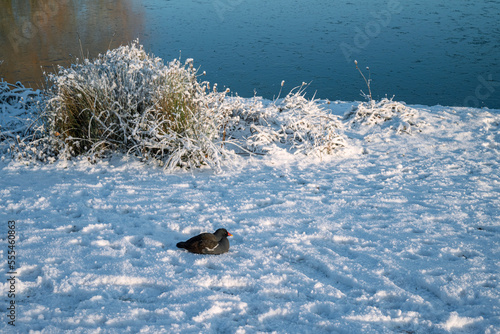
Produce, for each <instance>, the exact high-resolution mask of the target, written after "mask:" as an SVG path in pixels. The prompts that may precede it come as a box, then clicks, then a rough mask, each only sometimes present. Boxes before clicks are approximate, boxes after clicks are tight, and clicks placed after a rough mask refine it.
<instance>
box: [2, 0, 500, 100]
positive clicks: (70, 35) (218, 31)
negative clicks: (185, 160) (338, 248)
mask: <svg viewBox="0 0 500 334" xmlns="http://www.w3.org/2000/svg"><path fill="white" fill-rule="evenodd" d="M0 6H1V7H2V8H0V12H1V14H0V19H1V23H0V43H1V44H0V45H1V48H0V60H4V62H3V64H2V65H0V75H1V76H2V77H4V78H5V79H6V80H7V81H9V82H15V81H17V80H20V81H22V82H23V83H24V84H25V85H29V86H32V87H37V85H38V83H39V82H41V70H40V66H43V68H44V69H45V70H50V69H52V68H53V67H54V64H63V65H65V66H67V65H68V64H69V63H70V62H71V60H72V57H75V56H79V55H80V54H81V52H82V51H81V50H83V53H84V54H85V55H89V56H95V55H97V53H99V52H104V51H105V50H106V49H108V48H109V47H116V46H118V45H120V44H123V43H127V42H129V41H131V40H133V39H136V38H139V39H140V42H141V44H143V45H144V46H145V48H146V50H147V51H149V52H152V53H154V54H155V55H156V56H159V57H162V58H163V59H165V61H168V60H171V59H173V58H178V57H179V56H181V57H182V59H186V58H194V60H195V64H197V65H198V66H200V69H201V70H202V71H206V72H207V77H206V79H207V80H209V81H211V82H217V83H218V84H219V87H222V86H225V87H229V88H230V89H231V91H232V92H233V93H238V94H239V95H240V96H244V97H250V96H253V95H254V94H257V95H259V96H264V97H266V98H273V96H276V95H277V94H278V93H279V90H280V85H281V82H282V80H285V86H284V91H285V92H287V91H289V90H290V89H292V88H293V87H295V86H297V85H300V84H301V83H302V82H307V83H310V87H309V88H308V90H307V92H308V95H307V96H309V97H312V95H313V94H314V93H315V92H316V97H318V98H323V99H330V100H349V101H351V100H362V99H363V98H362V97H361V96H360V90H361V89H363V90H364V91H365V92H366V91H367V90H366V85H365V83H364V81H363V78H362V77H361V75H360V74H359V72H358V71H357V70H356V68H355V65H354V60H355V59H356V60H357V61H358V63H359V65H360V68H362V69H363V70H364V71H365V74H368V72H367V71H366V70H365V67H366V66H369V67H370V73H371V78H372V85H371V88H372V93H373V96H374V98H381V97H385V96H386V95H387V96H389V97H391V96H393V95H395V99H396V100H399V101H405V102H407V103H411V104H427V105H435V104H441V105H453V106H473V107H483V106H487V107H490V108H500V0H475V1H474V0H454V1H449V0H420V1H398V0H383V1H382V0H350V1H346V2H340V1H333V0H273V1H269V0H245V1H243V0H150V1H146V0H88V1H83V0H81V1H79V0H44V1H29V0H16V1H5V0H3V1H0ZM80 42H81V43H80ZM80 44H81V47H80Z"/></svg>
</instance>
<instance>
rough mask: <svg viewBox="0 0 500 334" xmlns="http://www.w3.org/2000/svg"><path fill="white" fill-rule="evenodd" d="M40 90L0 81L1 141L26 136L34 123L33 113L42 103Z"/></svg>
mask: <svg viewBox="0 0 500 334" xmlns="http://www.w3.org/2000/svg"><path fill="white" fill-rule="evenodd" d="M41 95H42V93H41V92H40V91H39V90H33V89H31V88H26V87H24V86H23V85H22V84H21V83H20V82H18V83H16V84H15V85H12V84H9V83H7V82H5V81H3V79H2V80H0V140H4V139H8V138H15V137H17V136H23V135H24V134H26V133H27V132H28V131H29V129H30V125H31V123H32V121H33V111H34V110H36V108H37V107H38V104H39V102H40V101H41Z"/></svg>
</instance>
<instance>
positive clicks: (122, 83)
mask: <svg viewBox="0 0 500 334" xmlns="http://www.w3.org/2000/svg"><path fill="white" fill-rule="evenodd" d="M49 79H50V81H52V82H53V83H54V84H53V86H52V89H51V90H50V92H49V99H48V101H47V108H46V124H45V125H46V131H47V135H48V136H49V137H50V138H51V145H52V146H53V148H54V150H55V152H56V154H57V155H59V156H60V155H64V156H66V157H70V156H76V155H82V154H84V155H88V156H89V157H90V158H91V159H93V160H95V159H96V158H98V157H99V156H101V155H102V154H104V153H106V152H109V151H123V152H128V153H134V154H136V155H138V156H140V157H143V158H145V159H147V160H156V161H159V162H160V164H164V165H165V166H166V167H167V168H173V167H175V166H182V167H199V166H201V165H203V164H208V165H211V166H219V165H220V163H221V159H222V157H223V156H224V153H225V151H224V150H223V147H222V146H221V144H220V143H218V141H220V140H219V138H220V135H221V129H222V128H223V126H224V124H225V122H227V117H228V115H227V113H226V114H224V110H225V109H223V108H221V105H222V101H223V99H224V96H225V92H223V93H218V92H216V91H215V90H213V91H210V90H209V84H208V83H207V82H201V83H200V82H198V80H197V71H196V69H194V67H193V62H192V59H188V60H187V61H186V63H185V64H184V65H183V64H181V63H180V61H179V60H174V61H172V62H170V63H169V64H168V65H165V64H164V63H163V61H162V60H161V59H160V58H156V57H153V56H150V55H148V54H147V53H146V52H145V51H144V50H143V48H142V46H140V45H138V44H137V42H134V43H132V44H131V45H128V46H122V47H119V48H117V49H114V50H110V51H108V52H107V53H106V54H104V55H99V56H98V57H97V58H96V59H94V60H88V59H85V60H84V61H83V62H81V63H77V64H75V65H73V66H71V67H69V68H62V67H60V68H59V70H58V73H57V74H52V75H50V76H49Z"/></svg>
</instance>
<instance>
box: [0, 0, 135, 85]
mask: <svg viewBox="0 0 500 334" xmlns="http://www.w3.org/2000/svg"><path fill="white" fill-rule="evenodd" d="M142 25H143V15H142V11H141V10H140V8H133V5H132V3H131V1H127V0H120V1H113V0H97V1H96V0H90V1H74V0H41V1H40V0H12V1H11V0H0V46H1V47H0V61H2V60H3V63H2V64H1V65H0V77H3V78H4V80H5V81H7V82H10V83H15V82H17V81H21V82H22V83H23V84H24V85H25V86H27V87H33V88H38V87H40V86H41V85H42V83H43V75H42V72H43V71H53V70H54V68H55V66H56V65H63V66H68V65H69V64H71V63H72V62H74V60H75V58H76V57H78V58H81V55H82V52H83V54H84V55H85V56H86V57H87V56H90V57H92V56H95V55H97V54H99V53H103V52H105V51H106V50H107V49H108V48H114V47H117V46H119V45H121V44H126V43H128V42H130V41H131V40H133V39H135V38H137V36H138V35H139V34H140V31H141V30H142Z"/></svg>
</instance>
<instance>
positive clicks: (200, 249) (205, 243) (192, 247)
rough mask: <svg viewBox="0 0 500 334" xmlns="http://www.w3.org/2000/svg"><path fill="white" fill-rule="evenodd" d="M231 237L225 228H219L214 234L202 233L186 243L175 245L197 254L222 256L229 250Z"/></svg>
mask: <svg viewBox="0 0 500 334" xmlns="http://www.w3.org/2000/svg"><path fill="white" fill-rule="evenodd" d="M230 236H232V234H231V233H229V232H228V231H227V230H226V229H225V228H220V229H218V230H217V231H215V233H213V234H212V233H202V234H200V235H197V236H195V237H192V238H191V239H189V240H188V241H185V242H179V243H177V247H179V248H184V249H186V250H187V251H189V252H191V253H197V254H222V253H226V252H227V251H228V250H229V240H227V237H230Z"/></svg>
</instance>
